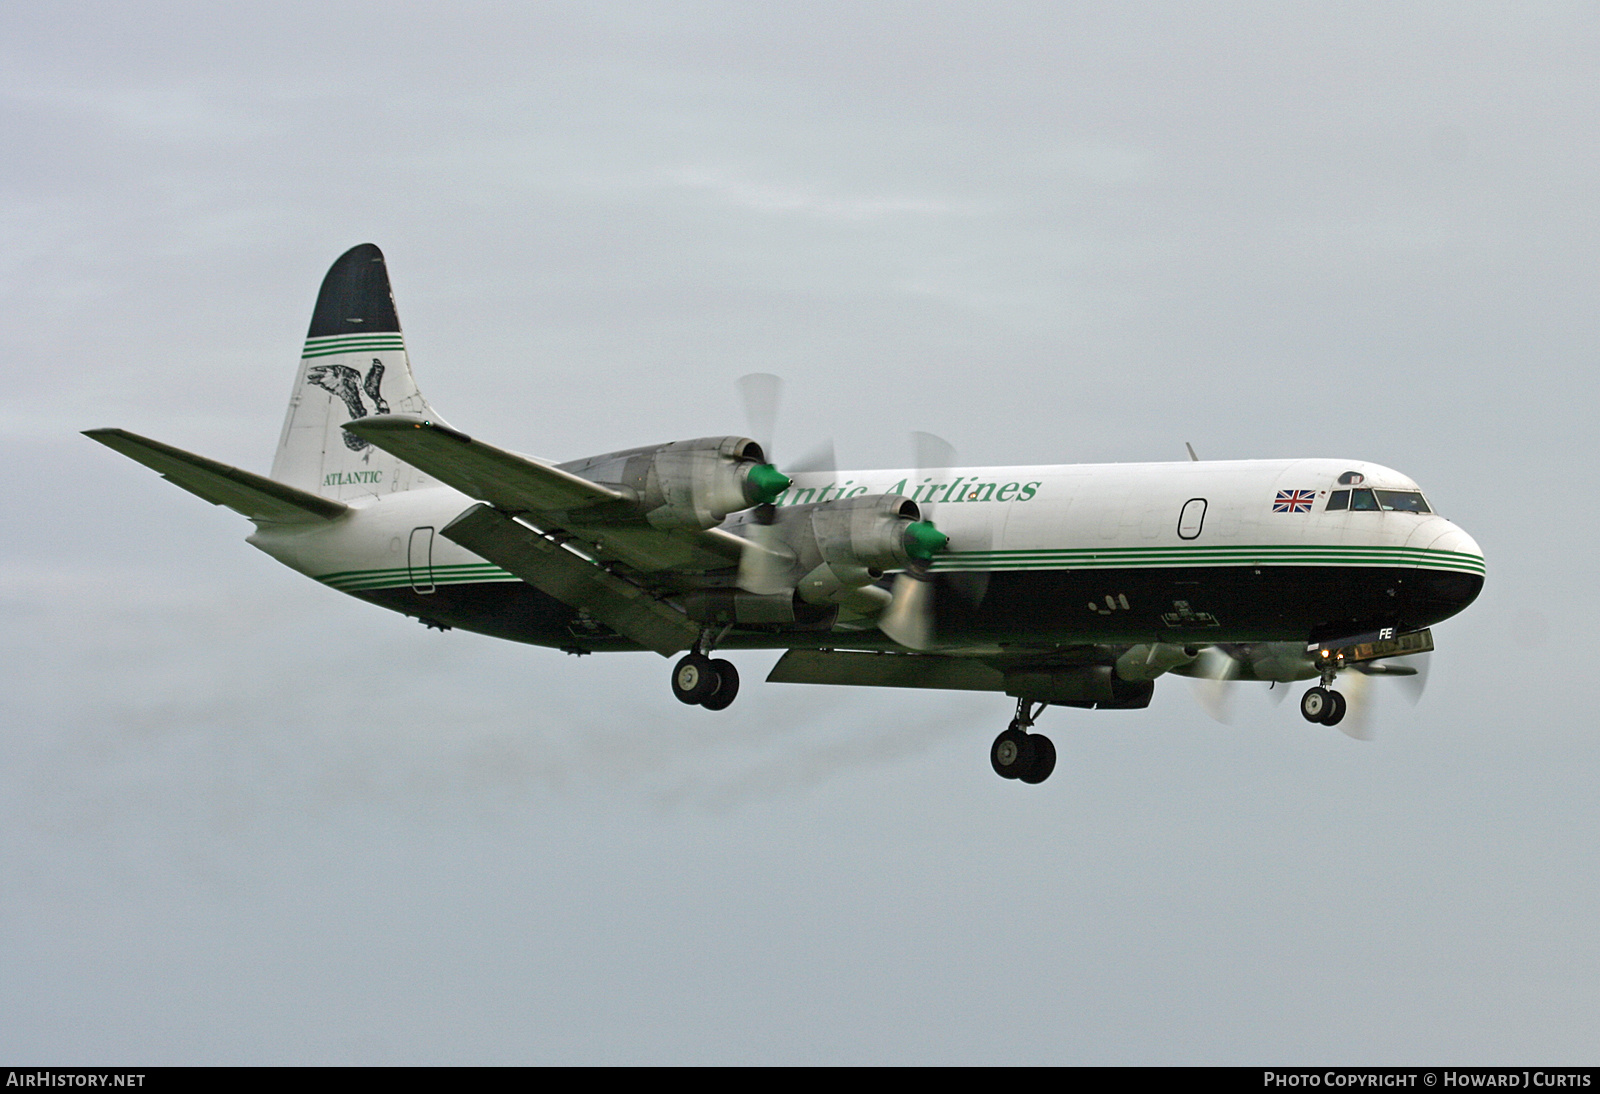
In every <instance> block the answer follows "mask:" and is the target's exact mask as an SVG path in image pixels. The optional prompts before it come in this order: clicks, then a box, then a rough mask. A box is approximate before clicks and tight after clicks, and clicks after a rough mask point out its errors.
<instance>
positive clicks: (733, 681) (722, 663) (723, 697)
mask: <svg viewBox="0 0 1600 1094" xmlns="http://www.w3.org/2000/svg"><path fill="white" fill-rule="evenodd" d="M710 673H711V675H713V676H715V677H716V679H717V688H716V690H715V691H713V692H712V693H711V694H710V695H707V696H706V697H705V698H704V699H702V700H700V705H701V706H703V707H705V708H706V709H707V710H726V709H727V708H728V706H729V704H731V703H732V702H733V700H734V696H736V695H738V694H739V670H738V669H736V668H734V667H733V662H732V661H727V660H724V659H723V658H721V657H719V658H717V659H716V660H715V661H713V662H711V665H710Z"/></svg>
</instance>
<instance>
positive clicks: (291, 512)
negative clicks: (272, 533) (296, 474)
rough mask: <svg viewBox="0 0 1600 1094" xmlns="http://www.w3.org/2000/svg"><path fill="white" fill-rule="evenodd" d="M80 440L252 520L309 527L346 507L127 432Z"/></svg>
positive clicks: (93, 432)
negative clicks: (111, 451) (93, 442)
mask: <svg viewBox="0 0 1600 1094" xmlns="http://www.w3.org/2000/svg"><path fill="white" fill-rule="evenodd" d="M83 435H84V436H85V437H88V438H90V439H92V440H96V441H99V442H100V443H101V444H103V445H105V446H106V447H107V448H112V449H115V450H116V451H118V452H121V453H122V454H123V455H124V456H127V457H128V458H129V459H133V460H137V461H139V462H140V463H142V464H144V465H145V466H146V467H148V468H151V469H152V470H155V471H158V472H160V474H161V477H162V478H164V479H166V480H167V481H168V482H170V483H175V484H176V485H178V486H181V487H183V488H184V489H185V490H187V491H189V493H191V494H194V495H195V496H197V497H201V498H204V499H205V500H206V501H209V502H210V503H211V504H212V505H226V506H227V507H228V508H229V509H232V510H233V511H234V512H235V513H242V514H243V515H245V516H247V517H249V518H250V519H251V520H254V521H266V522H275V523H279V524H308V523H314V522H317V521H324V520H332V519H334V518H335V517H338V516H341V515H343V514H344V513H345V511H346V510H347V509H348V508H349V506H347V505H345V503H344V502H342V501H336V500H335V499H333V498H325V497H322V496H321V495H319V494H312V493H309V492H307V491H305V490H300V489H297V488H295V487H293V486H286V485H284V484H283V483H281V482H277V481H276V480H273V479H269V478H267V477H266V476H265V475H257V474H254V473H252V472H249V471H241V470H240V469H239V468H237V467H230V466H228V465H227V464H225V463H218V462H217V461H216V460H208V459H206V458H205V457H204V456H196V455H195V454H194V453H192V452H185V451H184V450H183V449H181V448H174V447H172V445H170V444H162V443H161V442H160V441H152V440H150V439H149V438H148V437H141V436H139V435H138V434H137V433H129V432H128V431H127V430H126V429H88V430H85V431H84V434H83Z"/></svg>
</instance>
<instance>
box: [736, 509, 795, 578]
mask: <svg viewBox="0 0 1600 1094" xmlns="http://www.w3.org/2000/svg"><path fill="white" fill-rule="evenodd" d="M748 532H749V534H748V535H747V536H746V538H745V541H744V547H743V548H742V549H741V550H740V552H739V588H741V589H744V590H745V591H746V592H752V593H755V594H756V595H758V596H771V595H774V594H776V593H782V592H788V591H789V590H791V589H793V588H794V563H795V557H794V552H792V551H791V550H789V548H788V546H787V545H785V544H784V542H783V541H782V540H781V539H779V538H778V531H777V529H776V528H775V527H773V526H772V525H771V524H770V523H766V522H760V521H757V522H753V523H751V524H750V525H749V526H748Z"/></svg>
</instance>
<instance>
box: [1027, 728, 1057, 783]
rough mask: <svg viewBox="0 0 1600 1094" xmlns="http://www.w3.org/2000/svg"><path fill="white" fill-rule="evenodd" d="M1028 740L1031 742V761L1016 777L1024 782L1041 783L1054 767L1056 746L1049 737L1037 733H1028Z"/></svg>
mask: <svg viewBox="0 0 1600 1094" xmlns="http://www.w3.org/2000/svg"><path fill="white" fill-rule="evenodd" d="M1028 740H1029V741H1030V742H1031V743H1032V744H1033V762H1032V763H1031V764H1029V765H1028V770H1027V771H1025V772H1023V773H1022V774H1021V775H1019V776H1017V777H1018V778H1020V779H1021V780H1022V781H1023V782H1025V783H1042V782H1044V781H1045V780H1046V779H1048V778H1049V777H1050V772H1052V771H1054V770H1055V769H1056V746H1055V745H1054V744H1053V743H1052V742H1051V740H1050V738H1049V737H1044V736H1041V735H1039V734H1037V733H1030V734H1028Z"/></svg>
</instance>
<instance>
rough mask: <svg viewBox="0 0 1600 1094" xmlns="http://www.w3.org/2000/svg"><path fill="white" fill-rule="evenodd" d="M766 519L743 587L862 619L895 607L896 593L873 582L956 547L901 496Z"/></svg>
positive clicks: (820, 505)
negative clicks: (833, 607)
mask: <svg viewBox="0 0 1600 1094" xmlns="http://www.w3.org/2000/svg"><path fill="white" fill-rule="evenodd" d="M765 516H766V517H767V519H766V520H764V521H760V522H758V523H756V524H754V525H752V526H751V527H750V528H749V533H750V538H751V539H752V540H753V541H754V545H753V547H752V548H751V550H750V551H749V552H747V554H746V558H745V562H744V564H743V565H741V566H740V570H739V584H740V586H741V587H742V588H745V589H748V590H749V591H751V592H753V593H758V594H776V593H779V592H783V591H787V590H791V589H792V590H793V591H794V592H795V593H797V594H798V595H799V596H800V599H802V600H804V601H806V602H807V603H810V604H839V605H842V606H845V607H849V608H851V609H853V610H855V611H858V612H861V613H862V614H872V613H874V612H877V611H881V610H882V609H883V608H885V607H887V606H888V604H889V600H890V594H889V592H888V591H887V590H885V589H881V588H879V587H877V585H875V584H874V583H875V582H876V581H878V580H879V579H880V578H882V577H883V575H884V573H885V572H886V571H889V570H904V569H908V568H911V567H916V566H919V565H922V564H924V563H926V562H928V561H929V560H930V559H932V558H933V556H934V553H935V552H937V551H939V550H942V549H943V548H944V546H945V544H946V543H947V542H949V537H947V536H946V535H945V534H944V533H943V532H941V531H939V530H938V529H937V528H935V527H934V526H933V524H932V523H931V522H929V521H925V520H923V519H922V514H921V511H920V510H918V508H917V503H916V502H914V501H912V500H911V499H910V498H906V497H901V496H900V495H898V494H870V495H863V496H861V497H855V498H843V499H839V500H835V501H822V502H815V503H813V504H809V505H794V506H786V507H784V508H782V509H774V510H770V512H769V513H767V514H765ZM758 521H759V518H758Z"/></svg>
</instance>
